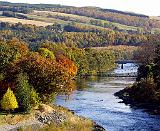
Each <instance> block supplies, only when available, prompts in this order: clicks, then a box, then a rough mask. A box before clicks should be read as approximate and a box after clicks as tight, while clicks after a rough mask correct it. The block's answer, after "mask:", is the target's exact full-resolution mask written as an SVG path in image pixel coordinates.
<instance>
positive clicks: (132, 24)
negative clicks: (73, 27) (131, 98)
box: [0, 2, 160, 33]
mask: <svg viewBox="0 0 160 131" xmlns="http://www.w3.org/2000/svg"><path fill="white" fill-rule="evenodd" d="M0 11H2V13H1V14H2V15H3V16H6V17H16V18H23V19H29V20H30V19H31V20H36V21H42V22H47V23H55V22H57V23H61V24H68V23H70V22H75V23H78V24H87V25H94V26H96V27H102V28H105V29H106V28H107V29H108V28H109V29H112V30H116V31H121V32H129V33H151V32H152V33H153V31H155V29H157V28H160V22H159V21H157V20H155V19H150V17H149V16H146V15H142V14H135V13H131V12H123V11H117V10H112V9H102V8H98V7H72V6H63V5H53V4H25V3H9V2H0ZM156 31H157V30H156Z"/></svg>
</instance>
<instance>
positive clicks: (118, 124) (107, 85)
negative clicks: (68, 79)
mask: <svg viewBox="0 0 160 131" xmlns="http://www.w3.org/2000/svg"><path fill="white" fill-rule="evenodd" d="M136 71H137V67H136V66H135V65H134V64H126V65H125V66H124V69H123V70H122V69H120V66H119V67H118V68H117V69H115V70H114V72H116V73H117V72H125V73H128V72H136ZM134 80H135V79H134V78H127V77H125V78H122V77H119V78H106V77H103V78H97V79H96V80H93V79H89V80H87V79H85V80H84V79H83V80H80V81H79V82H80V83H81V84H82V85H79V86H83V87H84V88H82V87H81V88H80V90H76V91H75V92H74V93H73V94H72V95H70V97H69V99H67V100H66V98H68V97H66V96H58V97H57V100H56V104H57V105H62V106H64V107H67V108H69V109H71V110H74V111H75V113H76V114H78V115H81V116H85V117H88V118H91V119H92V120H94V121H96V122H97V123H99V124H100V125H102V126H103V127H104V128H105V129H107V130H108V131H160V116H154V115H149V114H147V113H145V112H144V111H143V110H140V109H133V108H131V107H130V106H129V105H125V104H124V103H121V99H118V98H116V97H115V96H114V93H115V92H117V91H119V90H121V89H123V88H125V87H126V86H127V85H129V84H132V83H133V82H134Z"/></svg>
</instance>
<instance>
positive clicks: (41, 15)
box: [28, 10, 141, 31]
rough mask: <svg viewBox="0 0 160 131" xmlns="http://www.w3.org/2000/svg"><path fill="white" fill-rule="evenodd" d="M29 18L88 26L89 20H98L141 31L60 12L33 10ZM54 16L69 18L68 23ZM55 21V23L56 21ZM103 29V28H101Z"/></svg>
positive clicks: (123, 28)
mask: <svg viewBox="0 0 160 131" xmlns="http://www.w3.org/2000/svg"><path fill="white" fill-rule="evenodd" d="M48 15H50V16H53V17H54V18H48V17H47V16H48ZM28 16H29V17H31V18H33V19H37V18H38V19H39V20H42V21H44V20H45V22H51V20H53V21H55V22H58V23H59V22H60V23H66V22H67V23H68V22H69V21H76V20H77V21H78V22H76V23H81V24H82V23H85V24H89V25H91V23H90V21H91V20H98V21H100V22H102V23H107V24H109V25H113V26H115V27H117V28H118V29H120V30H133V31H137V30H138V28H139V29H141V28H140V27H134V26H127V25H123V24H119V23H115V22H110V21H107V20H100V19H94V18H91V17H86V16H79V15H74V14H67V13H60V12H51V11H37V10H35V11H34V13H31V14H29V15H28ZM56 16H63V17H65V18H69V21H65V20H60V19H58V18H55V17H56ZM56 20H57V21H56ZM102 28H104V27H102Z"/></svg>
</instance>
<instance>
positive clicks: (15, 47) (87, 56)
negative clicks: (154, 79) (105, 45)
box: [0, 38, 115, 112]
mask: <svg viewBox="0 0 160 131" xmlns="http://www.w3.org/2000/svg"><path fill="white" fill-rule="evenodd" d="M114 67H115V56H114V54H113V52H112V51H102V52H99V51H96V50H93V49H80V48H70V47H67V46H66V45H65V44H55V43H51V42H46V43H43V44H41V46H40V47H39V48H37V50H35V51H30V49H29V47H28V46H27V43H25V42H22V41H19V40H18V39H16V38H13V39H12V40H10V41H5V40H0V91H1V93H0V100H1V101H0V105H1V106H0V109H3V110H7V111H11V110H14V109H15V108H17V109H16V110H17V111H24V112H29V111H30V110H31V109H32V107H34V106H36V105H38V104H40V103H42V102H43V103H45V102H51V101H52V100H53V97H54V96H55V94H56V93H69V92H71V91H73V90H74V88H75V86H74V84H73V79H74V78H75V76H76V75H80V76H81V75H88V74H90V75H93V74H94V75H96V74H98V73H101V72H105V71H108V70H110V69H113V68H114Z"/></svg>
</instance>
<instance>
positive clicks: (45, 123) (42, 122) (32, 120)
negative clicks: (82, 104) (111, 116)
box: [0, 104, 105, 131]
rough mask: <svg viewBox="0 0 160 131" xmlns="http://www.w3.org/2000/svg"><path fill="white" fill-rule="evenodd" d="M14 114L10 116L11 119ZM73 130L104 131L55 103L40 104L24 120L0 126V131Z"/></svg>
mask: <svg viewBox="0 0 160 131" xmlns="http://www.w3.org/2000/svg"><path fill="white" fill-rule="evenodd" d="M14 117H16V115H15V116H12V117H10V121H13V119H14ZM59 129H60V130H61V131H63V130H65V131H66V130H67V131H70V130H74V131H81V130H85V131H105V129H104V128H103V127H101V126H100V125H98V124H97V123H95V122H93V121H92V120H89V119H87V118H84V117H80V116H77V115H75V114H74V112H72V111H70V110H68V109H66V108H64V107H61V106H55V105H45V104H41V105H40V106H39V107H37V108H36V109H35V111H34V113H32V115H30V117H28V118H27V119H25V120H22V121H18V122H15V123H6V124H4V125H2V126H0V131H18V130H24V131H28V130H29V131H39V130H51V131H52V130H59Z"/></svg>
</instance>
